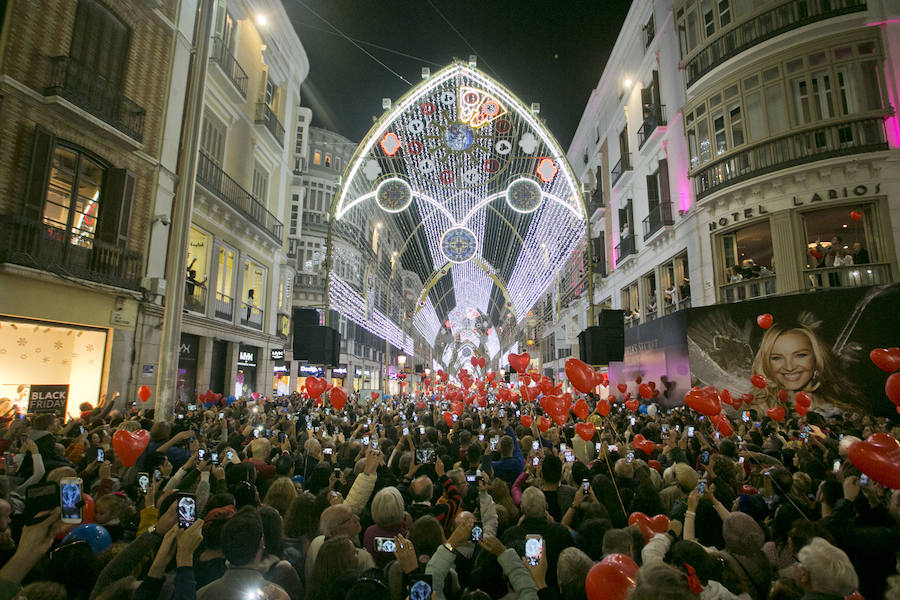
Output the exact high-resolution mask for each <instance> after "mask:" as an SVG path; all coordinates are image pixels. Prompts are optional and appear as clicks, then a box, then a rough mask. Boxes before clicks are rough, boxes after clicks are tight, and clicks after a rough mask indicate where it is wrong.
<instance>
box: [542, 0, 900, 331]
mask: <svg viewBox="0 0 900 600" xmlns="http://www.w3.org/2000/svg"><path fill="white" fill-rule="evenodd" d="M896 13H897V7H896V5H895V4H892V3H875V2H869V3H867V2H865V1H862V0H843V1H841V2H800V1H796V0H791V1H769V2H765V1H760V2H740V1H738V0H725V1H723V2H712V0H694V1H679V2H674V3H672V2H667V1H657V2H652V1H642V2H635V3H633V4H632V7H631V9H630V11H629V14H628V16H627V18H626V21H625V24H624V26H623V28H622V30H621V32H620V34H619V38H618V40H617V42H616V45H615V48H614V50H613V52H612V54H611V56H610V59H609V61H608V64H607V68H606V69H605V70H604V73H603V75H602V77H601V79H600V81H599V83H598V86H597V88H596V89H595V90H594V91H593V92H592V94H591V98H590V100H589V101H588V104H587V107H586V109H585V112H584V115H583V116H582V120H581V123H580V124H579V127H578V130H577V132H576V135H575V137H574V139H573V141H572V144H571V146H570V148H569V152H568V156H569V160H570V162H571V163H572V165H573V167H574V168H575V170H576V172H579V173H580V176H581V178H582V181H583V182H584V185H585V189H586V194H587V195H588V198H589V201H590V202H591V212H592V217H591V227H592V235H593V238H594V239H593V246H592V248H593V249H594V251H595V255H597V256H596V259H597V260H595V264H594V266H593V271H594V272H595V275H594V276H595V278H596V282H597V284H596V285H595V296H594V302H595V303H596V305H597V306H606V307H610V308H616V309H622V310H624V311H625V326H626V327H632V326H638V325H641V324H643V323H647V322H649V321H652V320H654V319H656V318H658V317H661V316H664V315H666V314H670V313H672V312H675V311H678V310H681V309H683V308H686V307H690V306H705V305H710V304H716V303H728V302H739V301H742V300H746V299H751V298H758V297H762V296H768V295H775V294H790V293H797V292H805V291H812V290H819V289H827V288H832V287H838V286H841V287H848V286H866V285H874V284H880V283H890V282H896V281H897V280H898V277H900V275H898V248H897V244H896V240H897V239H898V232H900V199H898V194H900V178H898V176H897V170H896V169H894V168H892V167H893V166H895V165H896V164H897V161H898V159H900V152H898V149H897V148H898V144H900V129H898V125H897V120H896V117H895V113H896V108H897V100H898V99H897V90H898V81H897V79H898V74H900V67H898V66H897V65H898V63H897V53H898V23H900V20H898V14H896ZM834 256H839V257H841V261H840V262H839V263H838V264H835V263H834ZM829 257H830V258H829ZM847 257H850V258H852V259H853V260H852V261H851V260H850V259H848V258H847ZM850 263H852V264H850ZM581 269H582V270H586V265H582V266H581ZM565 293H568V294H569V295H570V296H571V295H572V293H571V292H564V294H565ZM586 303H587V299H586V297H584V295H582V296H581V297H580V298H579V299H578V301H576V302H572V303H570V304H569V306H568V307H561V319H560V323H559V325H558V326H557V328H556V331H555V335H556V339H557V346H558V345H559V343H558V340H559V338H560V337H563V338H564V339H565V342H566V344H568V345H571V341H572V336H571V332H572V331H576V330H577V331H580V330H582V329H584V327H586V326H587V325H589V323H587V320H586V318H585V317H584V315H585V313H586V312H587V311H586V310H585V308H586ZM590 324H596V323H590Z"/></svg>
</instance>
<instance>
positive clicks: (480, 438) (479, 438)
mask: <svg viewBox="0 0 900 600" xmlns="http://www.w3.org/2000/svg"><path fill="white" fill-rule="evenodd" d="M478 441H479V442H483V441H484V434H483V433H479V434H478Z"/></svg>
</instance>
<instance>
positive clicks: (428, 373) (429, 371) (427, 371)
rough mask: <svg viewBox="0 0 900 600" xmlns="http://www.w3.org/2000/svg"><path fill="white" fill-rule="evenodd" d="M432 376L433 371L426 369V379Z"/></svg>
mask: <svg viewBox="0 0 900 600" xmlns="http://www.w3.org/2000/svg"><path fill="white" fill-rule="evenodd" d="M429 375H431V369H425V377H428V376H429Z"/></svg>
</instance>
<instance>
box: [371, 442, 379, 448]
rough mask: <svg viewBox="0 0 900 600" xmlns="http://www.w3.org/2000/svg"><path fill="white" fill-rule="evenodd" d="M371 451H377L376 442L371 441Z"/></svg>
mask: <svg viewBox="0 0 900 600" xmlns="http://www.w3.org/2000/svg"><path fill="white" fill-rule="evenodd" d="M372 450H378V442H376V441H375V440H372Z"/></svg>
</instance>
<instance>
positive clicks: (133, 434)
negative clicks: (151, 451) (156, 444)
mask: <svg viewBox="0 0 900 600" xmlns="http://www.w3.org/2000/svg"><path fill="white" fill-rule="evenodd" d="M149 443H150V432H148V431H147V430H146V429H138V430H137V431H126V430H124V429H120V430H118V431H117V432H115V433H114V434H113V437H112V446H113V449H114V450H115V451H116V455H117V456H118V457H119V460H121V461H122V464H123V465H125V466H126V467H130V466H133V465H134V463H135V462H136V461H137V459H138V458H139V457H140V456H141V454H143V453H144V450H145V449H146V448H147V444H149Z"/></svg>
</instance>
